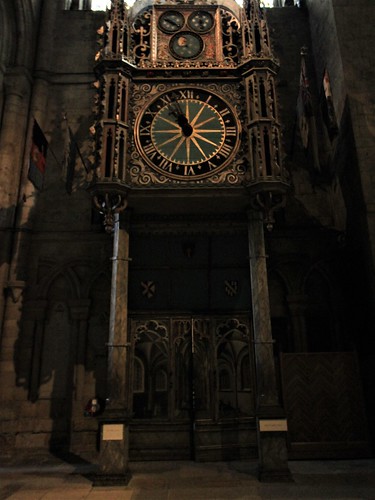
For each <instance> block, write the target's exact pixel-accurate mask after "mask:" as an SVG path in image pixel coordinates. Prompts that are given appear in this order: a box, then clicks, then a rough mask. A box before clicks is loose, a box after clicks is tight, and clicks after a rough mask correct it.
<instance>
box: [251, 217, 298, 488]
mask: <svg viewBox="0 0 375 500" xmlns="http://www.w3.org/2000/svg"><path fill="white" fill-rule="evenodd" d="M248 235H249V256H250V278H251V293H252V308H253V335H254V339H253V342H254V354H255V366H256V384H257V391H256V394H257V401H256V404H257V406H256V411H257V423H258V452H259V479H260V480H261V481H290V480H291V475H290V471H289V468H288V457H287V448H286V432H285V430H284V429H285V416H284V412H283V410H282V408H281V406H280V402H279V397H278V391H277V385H276V373H275V360H274V355H273V341H272V332H271V316H270V303H269V294H268V278H267V262H266V253H265V244H264V232H263V217H262V214H261V212H258V211H255V210H251V211H249V212H248Z"/></svg>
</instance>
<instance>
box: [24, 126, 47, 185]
mask: <svg viewBox="0 0 375 500" xmlns="http://www.w3.org/2000/svg"><path fill="white" fill-rule="evenodd" d="M47 150H48V141H47V139H46V138H45V136H44V134H43V132H42V129H41V128H40V127H39V125H38V122H37V121H36V120H35V119H34V124H33V134H32V142H31V149H30V163H29V173H28V177H29V179H30V181H31V182H32V183H33V184H34V186H35V187H36V188H37V189H42V188H43V184H44V175H45V171H46V157H47Z"/></svg>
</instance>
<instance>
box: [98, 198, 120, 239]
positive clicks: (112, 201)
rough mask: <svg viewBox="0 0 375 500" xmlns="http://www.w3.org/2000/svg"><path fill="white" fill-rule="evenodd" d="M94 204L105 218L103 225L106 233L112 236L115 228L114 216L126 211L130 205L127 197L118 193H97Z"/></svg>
mask: <svg viewBox="0 0 375 500" xmlns="http://www.w3.org/2000/svg"><path fill="white" fill-rule="evenodd" d="M93 203H94V205H95V207H96V208H97V210H98V211H99V213H101V214H102V215H103V216H104V220H103V224H104V228H105V230H106V232H107V233H108V234H111V233H112V232H113V230H114V227H115V217H114V215H115V214H116V213H117V214H118V213H120V212H123V211H124V210H125V208H126V207H127V205H128V200H127V197H126V196H122V195H121V194H118V193H113V194H112V193H110V192H108V193H103V194H100V193H96V194H95V195H94V196H93Z"/></svg>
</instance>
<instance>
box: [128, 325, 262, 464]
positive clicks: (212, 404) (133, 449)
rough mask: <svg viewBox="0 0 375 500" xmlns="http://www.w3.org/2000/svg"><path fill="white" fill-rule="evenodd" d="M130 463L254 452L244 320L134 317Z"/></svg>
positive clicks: (250, 375)
mask: <svg viewBox="0 0 375 500" xmlns="http://www.w3.org/2000/svg"><path fill="white" fill-rule="evenodd" d="M131 339H132V349H131V353H132V354H131V355H132V357H133V361H132V369H131V373H130V383H131V392H132V393H133V398H132V401H133V408H132V414H133V420H132V422H131V426H130V455H131V457H132V459H133V460H137V459H142V460H150V459H157V460H161V459H169V460H170V459H175V458H182V459H187V458H194V459H197V460H208V461H209V460H223V459H237V458H241V457H244V458H248V457H252V456H254V455H255V454H256V430H255V408H254V363H253V355H252V350H251V338H250V325H249V320H248V318H247V317H242V318H241V317H236V318H233V317H230V318H228V317H212V316H200V317H194V318H191V317H187V316H175V317H171V318H168V317H164V318H163V317H158V318H153V319H151V318H150V317H148V318H146V319H132V321H131Z"/></svg>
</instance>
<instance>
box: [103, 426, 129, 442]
mask: <svg viewBox="0 0 375 500" xmlns="http://www.w3.org/2000/svg"><path fill="white" fill-rule="evenodd" d="M102 435H103V441H122V439H123V438H124V425H123V424H103V428H102Z"/></svg>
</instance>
